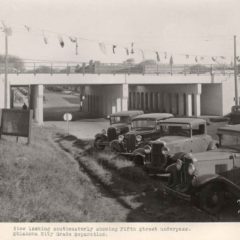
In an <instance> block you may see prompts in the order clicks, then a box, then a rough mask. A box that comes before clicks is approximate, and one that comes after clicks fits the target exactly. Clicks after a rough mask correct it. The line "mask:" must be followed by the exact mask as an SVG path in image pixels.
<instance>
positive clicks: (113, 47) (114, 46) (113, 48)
mask: <svg viewBox="0 0 240 240" xmlns="http://www.w3.org/2000/svg"><path fill="white" fill-rule="evenodd" d="M116 47H117V45H112V50H113V54H115V48H116Z"/></svg>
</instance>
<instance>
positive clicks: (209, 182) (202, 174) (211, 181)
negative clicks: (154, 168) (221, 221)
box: [166, 124, 240, 214]
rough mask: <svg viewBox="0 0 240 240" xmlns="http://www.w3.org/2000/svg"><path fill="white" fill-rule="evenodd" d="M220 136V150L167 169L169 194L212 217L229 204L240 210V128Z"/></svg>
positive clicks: (223, 130)
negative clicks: (186, 200) (186, 201)
mask: <svg viewBox="0 0 240 240" xmlns="http://www.w3.org/2000/svg"><path fill="white" fill-rule="evenodd" d="M217 133H218V135H219V137H220V146H219V148H218V149H214V150H211V151H207V152H202V153H196V154H182V155H181V156H180V155H179V156H178V157H177V160H176V161H175V163H173V164H171V165H169V166H168V167H167V168H166V171H167V172H168V173H169V174H170V176H169V181H168V185H167V186H166V190H167V191H169V192H170V193H173V194H175V195H177V196H179V197H181V198H185V199H191V200H192V201H193V202H194V203H195V204H197V205H198V206H199V207H200V208H202V209H203V210H205V211H207V212H209V213H212V214H216V213H218V212H219V211H220V210H221V209H222V207H223V206H224V205H225V204H226V203H227V202H229V201H227V200H231V202H232V203H234V204H235V206H236V208H238V209H239V205H238V206H237V203H238V204H239V203H240V147H239V139H240V125H239V124H238V125H234V126H226V127H222V128H219V129H218V132H217ZM229 205H230V204H229ZM229 205H228V206H229ZM236 212H237V211H236Z"/></svg>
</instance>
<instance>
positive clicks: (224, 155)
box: [193, 148, 240, 161]
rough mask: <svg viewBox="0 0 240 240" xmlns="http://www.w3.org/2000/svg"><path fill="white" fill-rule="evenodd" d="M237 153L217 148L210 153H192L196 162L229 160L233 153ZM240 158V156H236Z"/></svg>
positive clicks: (228, 149) (232, 150)
mask: <svg viewBox="0 0 240 240" xmlns="http://www.w3.org/2000/svg"><path fill="white" fill-rule="evenodd" d="M237 152H238V151H237V150H235V149H230V148H218V149H215V150H211V151H206V152H200V153H194V154H193V156H194V157H195V158H196V159H197V161H211V160H219V161H221V160H225V159H229V156H231V154H233V153H237ZM237 155H239V156H240V154H237Z"/></svg>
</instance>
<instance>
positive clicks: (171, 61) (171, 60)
mask: <svg viewBox="0 0 240 240" xmlns="http://www.w3.org/2000/svg"><path fill="white" fill-rule="evenodd" d="M169 64H170V65H171V66H172V65H173V57H172V56H171V57H170V60H169Z"/></svg>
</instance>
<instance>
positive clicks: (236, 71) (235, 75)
mask: <svg viewBox="0 0 240 240" xmlns="http://www.w3.org/2000/svg"><path fill="white" fill-rule="evenodd" d="M233 42H234V54H233V55H234V60H233V62H234V82H235V106H237V105H238V79H237V73H238V69H237V68H238V67H237V46H236V35H234V36H233Z"/></svg>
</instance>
